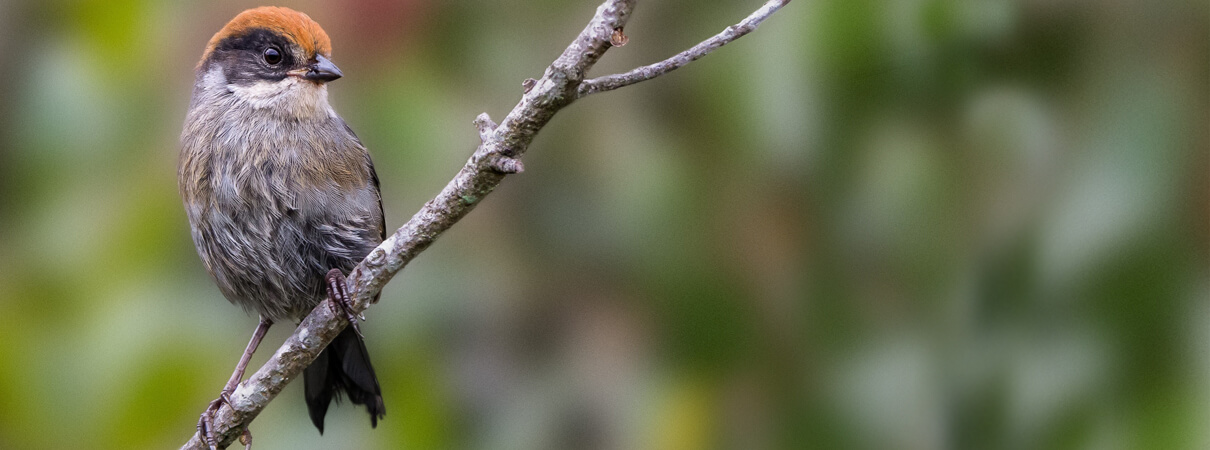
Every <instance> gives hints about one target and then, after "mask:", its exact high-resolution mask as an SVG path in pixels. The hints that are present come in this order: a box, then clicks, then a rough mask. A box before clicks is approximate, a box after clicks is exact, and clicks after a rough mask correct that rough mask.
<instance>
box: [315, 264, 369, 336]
mask: <svg viewBox="0 0 1210 450" xmlns="http://www.w3.org/2000/svg"><path fill="white" fill-rule="evenodd" d="M324 281H325V282H326V283H325V284H326V285H327V286H328V297H329V298H331V299H332V303H335V304H336V305H337V306H338V307H339V308H340V311H337V314H344V316H345V319H346V320H348V321H349V326H351V327H353V331H354V332H356V333H357V337H360V338H362V339H365V336H362V335H361V327H358V326H357V316H355V315H353V302H352V301H351V300H349V293H348V292H346V291H345V274H344V273H343V272H341V271H340V269H332V270H329V271H328V274H327V275H326V276H324ZM361 320H366V319H365V317H362V318H361Z"/></svg>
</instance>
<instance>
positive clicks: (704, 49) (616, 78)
mask: <svg viewBox="0 0 1210 450" xmlns="http://www.w3.org/2000/svg"><path fill="white" fill-rule="evenodd" d="M788 3H790V0H769V1H768V2H766V3H765V5H764V6H761V7H760V9H758V10H756V12H753V13H752V14H751V15H749V16H748V17H746V18H744V20H742V21H740V23H738V24H735V25H732V26H729V27H727V29H725V30H723V32H721V33H719V34H716V35H714V37H711V38H710V39H706V40H705V41H702V42H701V43H700V44H697V45H695V46H693V48H690V49H689V50H685V51H683V52H680V53H677V54H676V55H675V56H673V57H671V58H668V59H665V60H663V61H660V62H658V63H655V64H651V65H646V66H643V67H639V68H637V69H634V70H631V71H629V72H626V73H619V74H614V75H606V76H603V77H597V78H593V79H591V80H584V82H583V83H580V89H579V90H578V91H577V92H576V97H577V98H578V97H586V96H588V95H589V94H595V93H597V92H605V91H612V90H614V89H617V88H620V87H624V86H630V85H632V84H635V83H638V82H640V81H647V80H650V79H652V78H655V77H658V76H660V75H663V74H666V73H668V72H671V71H673V70H676V69H679V68H681V67H682V66H684V65H686V64H689V63H691V62H693V61H697V60H698V59H700V58H701V57H703V56H706V55H707V54H709V53H710V52H713V51H714V50H716V49H718V48H719V47H722V46H724V45H726V44H728V43H730V42H731V41H734V40H736V39H739V38H740V37H743V36H744V35H745V34H748V33H751V32H752V31H753V30H755V29H756V27H757V26H758V25H760V23H761V22H763V21H764V20H765V19H767V18H769V16H771V15H773V13H775V12H777V10H779V9H781V7H783V6H786V4H788ZM618 35H621V36H622V37H623V38H625V35H622V34H621V30H618ZM623 42H625V40H623Z"/></svg>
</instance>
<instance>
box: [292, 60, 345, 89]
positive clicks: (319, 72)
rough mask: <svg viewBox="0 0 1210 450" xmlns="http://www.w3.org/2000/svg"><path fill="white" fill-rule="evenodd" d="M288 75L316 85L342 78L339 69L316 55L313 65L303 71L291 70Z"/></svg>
mask: <svg viewBox="0 0 1210 450" xmlns="http://www.w3.org/2000/svg"><path fill="white" fill-rule="evenodd" d="M290 75H292V76H296V77H300V78H303V79H305V80H310V81H314V82H316V83H327V82H329V81H332V80H335V79H337V78H340V77H342V76H344V74H343V73H341V72H340V68H338V67H336V64H333V63H332V60H330V59H328V58H325V57H324V56H323V55H316V56H315V63H314V64H311V65H310V66H308V67H306V68H303V69H298V70H292V71H290Z"/></svg>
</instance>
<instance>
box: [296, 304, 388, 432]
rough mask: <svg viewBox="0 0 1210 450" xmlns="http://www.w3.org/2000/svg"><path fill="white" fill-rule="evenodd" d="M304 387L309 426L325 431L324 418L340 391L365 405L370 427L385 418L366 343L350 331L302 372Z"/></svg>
mask: <svg viewBox="0 0 1210 450" xmlns="http://www.w3.org/2000/svg"><path fill="white" fill-rule="evenodd" d="M303 385H304V386H306V395H305V397H306V400H307V411H308V412H309V413H310V414H311V423H314V424H315V428H318V429H319V434H323V432H324V415H325V414H327V412H328V404H329V403H331V401H332V400H333V398H335V399H336V400H338V401H339V400H340V394H341V392H344V393H345V395H348V397H349V401H351V402H353V403H354V404H357V405H365V406H366V411H369V413H370V426H373V427H377V426H378V419H381V418H382V417H383V416H385V415H386V413H387V410H386V406H383V404H382V389H381V388H380V387H378V376H376V375H374V366H371V365H370V354H369V352H367V351H366V344H365V343H364V342H362V341H361V338H359V337H357V333H355V332H353V329H352V328H345V329H344V331H341V332H340V334H339V335H337V336H336V340H333V341H332V343H331V344H328V348H325V349H324V351H323V352H320V354H319V357H318V358H316V359H315V362H312V363H311V365H310V366H309V367H307V369H306V370H305V371H303Z"/></svg>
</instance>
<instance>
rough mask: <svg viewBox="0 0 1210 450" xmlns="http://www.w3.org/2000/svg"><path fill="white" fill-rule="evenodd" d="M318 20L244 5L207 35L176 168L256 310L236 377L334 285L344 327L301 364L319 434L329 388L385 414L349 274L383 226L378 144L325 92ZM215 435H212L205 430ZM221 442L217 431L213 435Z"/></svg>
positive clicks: (237, 292)
mask: <svg viewBox="0 0 1210 450" xmlns="http://www.w3.org/2000/svg"><path fill="white" fill-rule="evenodd" d="M331 56H332V54H331V43H330V41H329V38H328V35H327V34H326V33H325V32H324V31H323V29H322V28H320V26H319V24H317V23H315V21H313V20H311V18H310V17H308V16H307V15H305V14H302V13H299V12H297V11H293V10H290V9H287V8H278V7H261V8H256V9H250V10H247V11H244V12H242V13H240V14H239V15H238V16H236V17H235V18H234V19H232V20H231V22H229V23H227V25H226V26H224V27H223V28H222V30H220V31H219V32H218V33H217V34H215V35H214V37H213V38H211V39H210V42H209V44H208V45H207V46H206V49H205V52H204V53H203V54H202V59H201V62H199V63H198V66H197V78H196V81H195V83H194V86H193V97H192V100H191V102H190V104H189V111H188V113H187V115H186V118H185V125H184V131H183V132H182V133H181V153H180V161H179V166H178V181H179V183H180V193H181V197H182V198H183V200H184V203H185V211H186V214H187V215H188V217H189V225H190V227H191V229H192V234H193V242H194V245H195V246H196V247H197V251H198V255H199V256H201V259H202V262H203V263H204V264H205V266H206V270H207V271H208V272H209V273H210V275H211V276H212V277H213V278H214V281H215V283H217V284H218V287H219V290H220V291H222V293H223V295H224V296H225V297H227V299H228V300H229V301H231V302H232V303H235V304H238V305H240V306H242V307H243V308H244V309H245V310H247V311H249V312H255V313H257V314H259V315H260V317H261V324H260V326H258V327H257V331H256V332H255V333H254V334H253V340H252V342H251V343H249V346H248V349H247V350H246V351H245V355H244V357H243V358H241V360H240V364H239V365H238V366H237V369H236V373H234V374H232V380H231V381H230V382H228V384H227V386H225V387H224V389H223V392H222V394H221V395H220V398H219V399H218V400H215V401H214V402H212V403H211V408H208V409H207V413H206V414H203V417H202V420H201V421H199V430H200V431H203V433H202V435H203V437H206V436H207V435H208V434H209V433H210V430H209V429H207V427H208V426H209V423H208V420H207V419H208V416H207V414H212V413H213V412H214V411H216V410H217V406H216V405H220V404H221V402H222V401H224V399H226V398H227V396H228V395H229V394H230V393H231V391H233V390H234V388H235V386H236V385H238V383H239V380H240V379H241V378H242V376H243V369H244V368H245V367H246V366H247V359H248V357H249V356H250V355H251V353H252V352H253V351H255V348H256V345H257V344H258V343H259V340H260V337H263V336H264V331H265V330H266V329H267V328H268V327H269V325H270V324H272V323H273V322H282V321H287V322H297V321H299V320H300V319H302V318H303V317H304V316H306V315H307V314H308V313H309V312H310V311H311V309H312V308H314V307H315V306H316V305H317V304H319V303H320V302H321V301H323V300H324V299H325V298H328V297H332V298H333V299H334V300H336V301H337V302H338V303H341V304H343V305H345V306H344V314H346V317H348V318H349V319H350V322H351V324H352V325H353V326H350V327H348V328H346V329H345V330H344V331H343V332H341V333H340V335H339V336H338V337H337V338H336V339H335V340H334V341H333V342H332V343H331V344H330V345H329V346H328V347H327V348H326V349H325V350H324V351H323V352H322V353H321V354H320V356H319V357H318V358H317V359H316V360H315V361H314V362H313V363H312V364H311V366H310V367H308V368H307V369H306V370H305V372H304V384H305V387H306V389H305V397H306V403H307V408H308V411H309V415H310V417H311V420H312V422H313V423H314V424H315V426H316V428H318V429H319V431H320V433H323V423H324V414H325V413H326V412H327V409H328V405H329V403H330V402H331V400H332V399H333V398H339V396H340V395H342V394H343V395H346V396H347V397H348V398H349V400H350V401H352V402H353V403H355V404H359V405H364V407H365V408H366V410H367V411H368V412H369V413H370V423H371V424H372V425H374V426H376V425H377V423H378V419H379V418H382V417H383V415H384V414H385V407H384V406H383V401H382V391H381V389H380V388H379V385H378V379H377V376H376V375H375V374H374V368H373V367H372V366H371V365H370V358H369V354H368V353H367V351H366V346H365V343H364V341H363V340H362V338H361V336H360V332H359V331H358V330H357V328H356V325H357V324H356V322H355V321H353V320H352V319H353V318H352V315H351V314H348V309H347V304H348V303H347V302H348V300H347V297H346V295H345V293H344V273H347V272H348V271H350V270H352V269H353V267H354V266H356V265H357V263H358V262H360V261H361V259H362V258H364V257H365V256H366V255H367V254H368V253H369V252H370V251H371V250H373V249H374V247H375V246H377V245H378V244H379V243H380V242H382V240H383V239H384V238H385V237H386V236H385V228H384V226H383V214H382V201H381V198H380V196H379V189H378V178H377V176H376V175H375V173H374V166H373V164H372V163H371V162H370V155H369V153H368V152H367V151H366V149H365V147H364V146H363V145H362V143H361V141H360V140H358V139H357V136H355V135H354V134H353V131H352V130H351V129H349V127H348V125H346V124H345V122H344V120H342V119H341V118H340V116H339V115H337V114H336V112H335V111H334V110H333V109H332V107H331V106H330V105H329V104H328V88H327V83H328V82H330V81H332V80H335V79H337V78H340V77H341V75H342V74H341V72H340V70H339V69H338V68H337V67H336V65H335V64H333V63H332V61H331V59H330V58H331ZM209 439H210V440H212V439H213V437H212V436H210V437H209ZM211 445H213V442H211Z"/></svg>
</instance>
